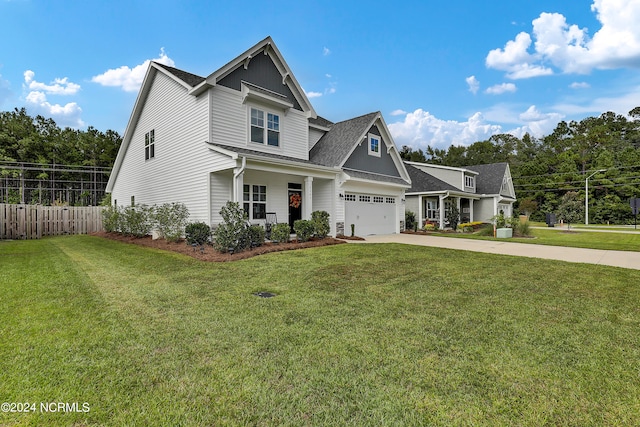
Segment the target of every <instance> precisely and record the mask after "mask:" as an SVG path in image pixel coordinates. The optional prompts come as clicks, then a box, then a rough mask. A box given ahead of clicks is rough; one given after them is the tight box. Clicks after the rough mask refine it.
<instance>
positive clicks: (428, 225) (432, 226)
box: [424, 222, 438, 231]
mask: <svg viewBox="0 0 640 427" xmlns="http://www.w3.org/2000/svg"><path fill="white" fill-rule="evenodd" d="M437 229H438V227H437V226H436V225H435V224H432V223H430V222H428V223H426V224H425V225H424V231H436V230H437Z"/></svg>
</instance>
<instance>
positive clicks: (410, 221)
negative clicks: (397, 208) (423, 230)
mask: <svg viewBox="0 0 640 427" xmlns="http://www.w3.org/2000/svg"><path fill="white" fill-rule="evenodd" d="M417 226H418V223H417V221H416V214H415V212H411V211H405V213H404V229H405V230H413V231H415V229H416V228H417Z"/></svg>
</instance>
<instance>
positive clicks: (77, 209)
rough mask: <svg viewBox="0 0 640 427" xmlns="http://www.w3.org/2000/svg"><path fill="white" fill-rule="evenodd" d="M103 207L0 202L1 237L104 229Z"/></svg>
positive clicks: (37, 236) (31, 237)
mask: <svg viewBox="0 0 640 427" xmlns="http://www.w3.org/2000/svg"><path fill="white" fill-rule="evenodd" d="M103 209H104V207H102V206H88V207H85V206H40V205H7V204H0V239H40V238H41V237H42V236H59V235H64V234H87V233H93V232H96V231H102V230H103V228H102V210H103Z"/></svg>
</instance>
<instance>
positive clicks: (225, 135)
mask: <svg viewBox="0 0 640 427" xmlns="http://www.w3.org/2000/svg"><path fill="white" fill-rule="evenodd" d="M210 93H211V95H210V98H211V130H210V133H211V135H210V137H209V141H211V142H213V143H217V144H223V145H230V146H233V147H239V148H249V149H251V150H256V151H264V152H267V153H274V152H276V153H277V154H280V155H283V156H287V157H293V158H297V159H304V160H308V159H309V150H308V149H309V121H308V119H307V117H306V115H305V113H303V112H302V111H298V110H294V109H290V110H288V111H287V112H286V114H285V112H284V111H279V110H277V109H274V108H271V107H266V106H263V105H260V104H259V103H257V102H247V103H243V102H242V96H241V92H238V91H235V90H233V89H229V88H226V87H223V86H216V87H214V88H213V89H211V90H210ZM251 108H255V109H257V110H261V111H264V127H267V125H268V116H267V113H269V112H270V113H273V114H278V115H279V128H280V129H279V130H280V132H279V133H280V135H279V146H278V147H271V146H268V145H267V143H266V138H267V136H266V134H265V141H264V143H263V144H258V143H255V142H254V143H252V142H250V131H251V126H250V120H251V117H250V116H251Z"/></svg>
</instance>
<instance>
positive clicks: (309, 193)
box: [302, 176, 313, 219]
mask: <svg viewBox="0 0 640 427" xmlns="http://www.w3.org/2000/svg"><path fill="white" fill-rule="evenodd" d="M302 209H303V212H302V218H303V219H311V212H313V177H312V176H307V177H305V179H304V191H303V192H302Z"/></svg>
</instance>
